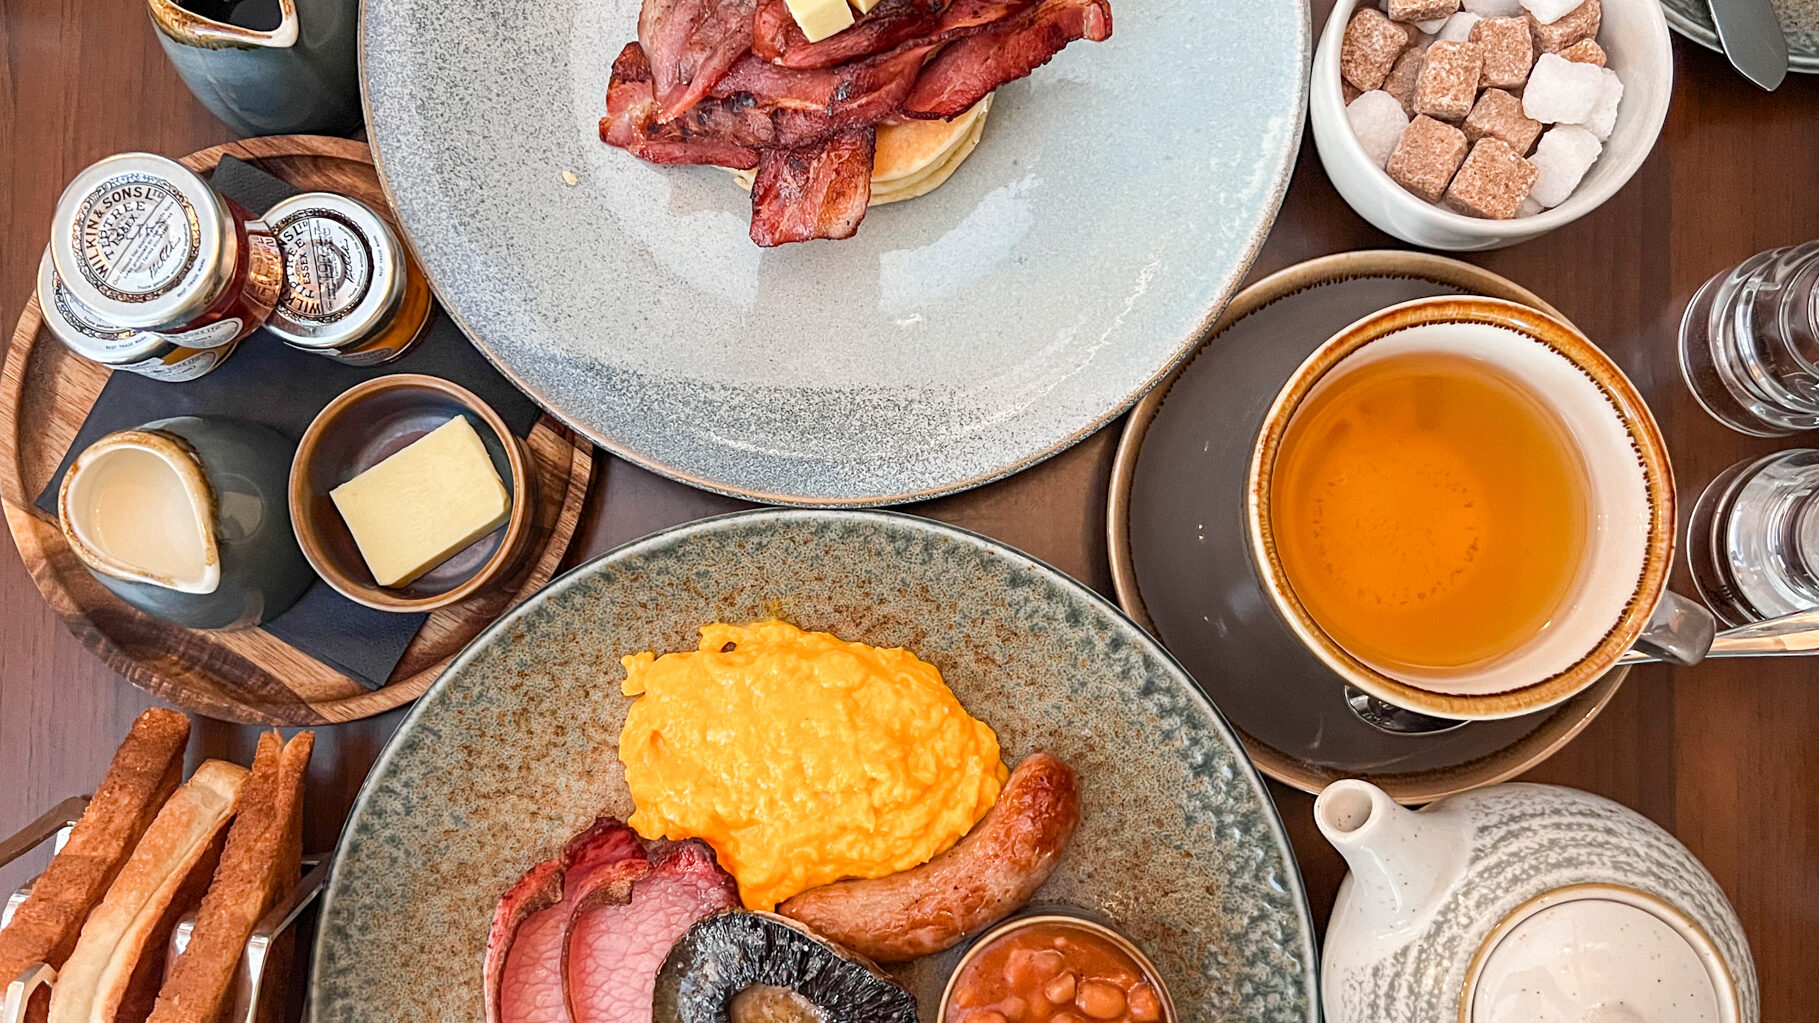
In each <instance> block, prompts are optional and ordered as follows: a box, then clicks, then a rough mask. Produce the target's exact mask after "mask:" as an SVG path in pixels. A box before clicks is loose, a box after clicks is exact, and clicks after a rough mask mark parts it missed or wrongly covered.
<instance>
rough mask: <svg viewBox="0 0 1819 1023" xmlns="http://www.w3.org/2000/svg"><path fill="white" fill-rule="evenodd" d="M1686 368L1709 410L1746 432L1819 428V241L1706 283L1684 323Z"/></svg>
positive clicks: (1773, 253)
mask: <svg viewBox="0 0 1819 1023" xmlns="http://www.w3.org/2000/svg"><path fill="white" fill-rule="evenodd" d="M1680 369H1681V372H1682V373H1683V374H1684V375H1685V376H1686V383H1687V386H1688V387H1691V388H1692V391H1693V396H1694V397H1696V398H1698V399H1699V403H1700V404H1701V405H1704V406H1705V410H1706V411H1707V412H1710V413H1711V414H1712V416H1713V417H1714V418H1716V419H1717V420H1718V421H1719V422H1721V423H1723V424H1725V425H1726V426H1729V427H1731V428H1732V429H1734V430H1737V431H1739V432H1741V433H1747V434H1752V435H1754V436H1757V437H1782V436H1786V435H1788V434H1790V433H1799V432H1801V431H1804V430H1812V429H1816V428H1819V241H1812V242H1807V243H1806V244H1804V245H1792V246H1788V247H1787V248H1781V249H1771V250H1769V251H1768V252H1763V253H1759V254H1757V255H1754V256H1751V257H1750V258H1749V259H1747V260H1744V261H1743V263H1742V265H1740V266H1738V267H1737V268H1736V269H1734V270H1728V271H1726V272H1724V273H1721V274H1718V275H1717V276H1716V277H1713V278H1712V279H1711V280H1709V281H1707V282H1705V285H1704V286H1703V287H1701V288H1700V289H1699V291H1698V292H1697V293H1696V294H1694V296H1693V300H1692V301H1691V302H1689V303H1688V304H1687V307H1686V314H1685V316H1684V317H1682V319H1681V322H1680Z"/></svg>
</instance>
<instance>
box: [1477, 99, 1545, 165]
mask: <svg viewBox="0 0 1819 1023" xmlns="http://www.w3.org/2000/svg"><path fill="white" fill-rule="evenodd" d="M1462 127H1463V128H1464V129H1465V140H1466V141H1467V142H1477V141H1478V140H1479V139H1481V138H1486V137H1489V138H1494V139H1502V140H1503V141H1505V142H1507V143H1509V146H1510V148H1511V149H1514V150H1515V151H1516V152H1517V154H1518V155H1527V154H1528V150H1529V147H1530V146H1532V145H1534V144H1535V140H1536V139H1537V138H1540V137H1541V122H1540V121H1537V120H1535V119H1534V118H1532V117H1529V116H1528V115H1526V114H1524V113H1523V112H1522V101H1521V100H1519V99H1517V98H1516V97H1514V96H1512V95H1510V94H1509V93H1507V92H1504V91H1503V90H1502V89H1486V90H1484V92H1483V94H1482V95H1480V96H1479V97H1478V102H1477V104H1476V105H1474V106H1473V107H1472V112H1471V113H1469V114H1467V115H1465V124H1464V125H1462Z"/></svg>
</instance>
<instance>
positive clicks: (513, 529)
mask: <svg viewBox="0 0 1819 1023" xmlns="http://www.w3.org/2000/svg"><path fill="white" fill-rule="evenodd" d="M456 415H462V416H466V417H467V420H468V422H469V423H471V424H472V425H473V427H474V430H475V432H476V433H478V434H479V435H480V440H481V442H482V443H484V444H485V445H486V452H487V454H488V455H490V456H491V457H492V461H493V468H494V469H495V470H497V471H498V473H499V478H500V480H502V481H503V482H504V483H505V490H506V494H507V496H508V497H510V499H511V508H512V510H511V517H510V518H509V519H507V520H506V523H505V525H504V526H502V527H500V528H499V529H496V530H494V531H493V532H491V533H489V534H487V535H486V536H483V537H481V538H480V539H478V540H476V541H474V542H473V543H472V544H470V545H469V546H468V547H467V548H466V549H465V550H462V551H459V552H457V553H456V554H455V555H454V556H453V557H451V558H449V559H448V560H447V561H444V562H443V563H442V564H440V565H437V566H436V567H434V568H432V569H430V570H429V571H428V572H425V573H423V575H421V576H419V577H417V578H416V579H415V580H413V581H411V582H410V583H408V584H406V585H404V586H398V587H386V586H380V585H378V584H377V583H376V582H374V581H373V574H372V572H371V570H369V569H368V568H367V566H366V559H365V558H363V557H362V556H361V554H360V548H359V547H358V546H356V545H355V543H354V535H353V533H352V532H350V531H349V530H348V528H347V523H346V522H345V521H343V520H342V518H341V513H340V512H339V511H337V510H336V508H335V504H334V501H333V500H331V499H330V497H329V491H331V490H333V489H334V488H335V487H338V486H340V485H341V484H343V483H345V482H347V481H348V480H350V479H353V478H354V477H355V476H358V475H359V474H360V473H362V472H365V471H366V470H367V469H369V468H371V467H372V466H374V465H376V464H378V463H379V462H381V461H383V460H384V459H385V458H387V457H388V456H390V455H391V454H393V453H394V452H396V451H398V450H399V449H401V448H403V447H405V446H406V445H408V444H410V443H411V442H412V441H415V440H416V439H417V438H419V437H421V436H423V435H424V434H426V433H428V432H429V431H430V430H432V429H434V428H436V427H438V426H440V425H442V424H443V423H444V422H447V421H448V419H449V418H450V417H451V416H456ZM533 486H534V483H533V482H532V477H531V474H530V465H529V459H528V457H527V455H526V453H525V451H524V445H523V444H522V443H521V442H520V441H519V440H518V438H517V437H515V436H513V435H512V432H511V430H509V429H507V428H506V425H505V421H504V420H502V419H500V418H499V414H498V413H496V412H494V411H493V410H492V408H491V407H489V406H488V405H487V404H486V403H485V402H484V401H481V400H480V399H479V398H478V397H477V396H475V395H474V394H473V392H471V391H469V390H467V389H466V388H464V387H461V386H460V385H458V384H453V383H450V382H449V381H447V380H443V379H441V378H439V377H432V376H425V375H423V374H420V373H395V374H392V375H390V376H382V377H375V378H374V379H371V380H367V381H365V382H363V383H360V384H356V385H355V386H353V387H350V388H348V389H347V390H346V391H344V392H342V393H341V394H340V395H339V396H337V397H336V398H335V400H333V401H331V402H329V403H328V405H327V406H326V407H325V408H323V410H322V412H321V413H320V414H318V415H317V416H316V418H315V421H314V422H312V423H310V425H309V429H308V430H305V431H304V433H303V440H302V441H301V442H300V443H299V444H298V445H297V457H296V458H295V460H293V461H292V462H291V478H290V509H291V525H292V527H293V528H294V529H295V530H296V532H297V543H298V544H299V545H300V546H302V548H303V555H304V557H306V558H308V559H309V563H310V565H311V567H313V568H315V570H316V572H317V574H319V575H321V576H322V578H323V580H324V581H325V582H327V583H328V584H329V585H330V586H333V587H334V588H335V589H336V590H337V591H339V592H340V593H341V594H342V595H343V596H345V597H347V598H348V599H349V600H353V601H356V602H358V603H361V604H365V605H366V606H367V607H372V608H377V609H379V610H381V611H400V612H421V611H434V610H436V609H438V608H444V607H448V606H449V605H451V604H456V603H459V602H461V601H463V600H466V599H467V598H468V597H471V596H473V595H475V594H476V593H479V592H481V591H483V590H485V589H488V588H489V587H491V586H493V585H494V584H496V583H501V582H503V581H505V579H507V578H508V577H509V576H510V575H511V571H512V568H513V566H515V565H516V564H517V562H518V561H519V560H520V558H521V557H522V556H523V554H524V553H525V551H526V550H527V546H528V545H527V541H528V540H529V538H530V534H531V518H532V515H533V514H534V512H535V506H536V501H535V494H534V493H533V491H532V488H533Z"/></svg>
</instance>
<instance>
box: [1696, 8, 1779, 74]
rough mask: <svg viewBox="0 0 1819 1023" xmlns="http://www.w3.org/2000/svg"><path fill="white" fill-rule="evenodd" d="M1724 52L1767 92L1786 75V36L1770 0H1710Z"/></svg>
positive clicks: (1736, 66) (1737, 67)
mask: <svg viewBox="0 0 1819 1023" xmlns="http://www.w3.org/2000/svg"><path fill="white" fill-rule="evenodd" d="M1711 4H1712V21H1714V22H1716V23H1717V25H1718V41H1719V42H1721V43H1723V44H1724V55H1725V56H1726V57H1729V58H1730V60H1731V65H1732V66H1733V67H1735V68H1736V69H1737V70H1739V71H1741V72H1743V77H1745V78H1748V79H1749V80H1750V81H1752V82H1755V83H1756V84H1757V85H1760V86H1762V87H1763V88H1764V89H1767V90H1768V91H1770V92H1774V91H1775V90H1776V89H1777V88H1778V87H1780V85H1781V81H1782V79H1784V78H1786V77H1787V37H1786V36H1785V35H1782V34H1781V20H1780V19H1779V18H1777V17H1776V16H1775V8H1774V6H1773V4H1771V3H1770V2H1769V0H1711Z"/></svg>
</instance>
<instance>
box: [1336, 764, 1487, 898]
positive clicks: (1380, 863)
mask: <svg viewBox="0 0 1819 1023" xmlns="http://www.w3.org/2000/svg"><path fill="white" fill-rule="evenodd" d="M1314 820H1315V823H1317V824H1318V825H1319V826H1320V833H1321V834H1322V835H1325V836H1326V840H1327V841H1328V842H1331V843H1332V844H1333V848H1335V849H1338V850H1339V853H1340V855H1342V856H1344V857H1345V862H1346V864H1347V865H1348V866H1350V867H1351V870H1352V884H1353V888H1354V891H1353V897H1354V899H1356V900H1357V902H1358V908H1359V910H1361V911H1362V912H1363V914H1364V915H1365V918H1366V919H1368V920H1370V921H1371V922H1372V923H1374V924H1375V925H1376V926H1377V928H1378V929H1380V930H1393V929H1396V928H1399V927H1403V926H1406V925H1408V924H1410V923H1412V922H1414V921H1416V920H1419V919H1421V918H1422V917H1424V916H1426V915H1427V914H1428V913H1430V912H1432V911H1433V910H1434V909H1436V908H1437V907H1438V905H1439V902H1440V899H1441V897H1442V896H1443V895H1444V894H1445V893H1446V890H1447V889H1448V888H1450V887H1452V885H1453V882H1454V881H1456V880H1458V879H1459V878H1460V876H1462V875H1463V874H1464V872H1465V864H1466V859H1467V856H1468V855H1469V853H1470V848H1469V843H1470V836H1469V835H1468V834H1467V833H1466V824H1465V822H1464V821H1461V820H1458V819H1456V818H1454V817H1452V816H1451V815H1447V814H1441V813H1435V812H1434V811H1433V810H1429V811H1426V812H1422V813H1417V812H1415V811H1413V810H1409V809H1405V808H1403V807H1401V806H1398V805H1396V802H1395V800H1393V799H1391V798H1390V797H1389V793H1387V792H1384V791H1383V790H1382V789H1380V788H1378V787H1377V786H1375V785H1372V784H1371V783H1369V782H1365V781H1358V780H1356V779H1345V780H1342V781H1336V782H1333V783H1332V784H1331V785H1328V786H1327V787H1326V788H1325V789H1324V790H1322V791H1321V793H1320V797H1319V798H1318V799H1316V800H1315V801H1314Z"/></svg>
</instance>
